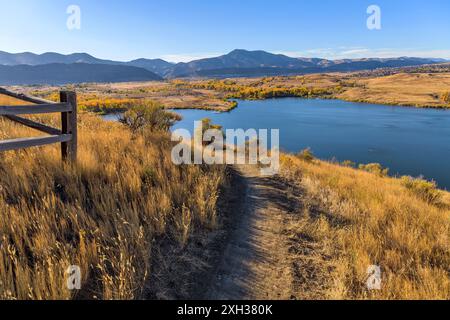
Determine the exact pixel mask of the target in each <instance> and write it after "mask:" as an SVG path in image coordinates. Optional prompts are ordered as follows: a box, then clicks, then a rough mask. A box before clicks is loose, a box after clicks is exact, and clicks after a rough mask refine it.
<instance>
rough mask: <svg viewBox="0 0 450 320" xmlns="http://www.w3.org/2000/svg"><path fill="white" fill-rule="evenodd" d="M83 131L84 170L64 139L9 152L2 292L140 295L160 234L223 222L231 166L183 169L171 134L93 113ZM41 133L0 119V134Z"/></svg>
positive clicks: (171, 235)
mask: <svg viewBox="0 0 450 320" xmlns="http://www.w3.org/2000/svg"><path fill="white" fill-rule="evenodd" d="M40 120H42V121H45V122H47V123H49V124H53V125H55V126H56V125H57V123H56V122H57V121H56V118H51V117H40ZM79 132H80V136H79V161H78V164H77V165H76V166H75V167H71V166H68V165H63V164H62V163H61V160H60V154H59V153H60V151H59V147H58V146H57V145H56V146H46V147H43V148H32V149H26V150H20V151H15V152H6V153H1V154H0V299H1V298H3V299H74V298H77V299H135V298H140V297H142V294H143V288H144V285H145V284H146V281H147V279H148V278H149V275H150V274H151V272H152V269H153V268H154V265H153V260H154V259H153V253H154V252H155V251H157V250H158V248H157V246H158V239H160V238H165V239H169V240H171V241H172V242H173V243H175V244H176V245H177V246H184V245H185V244H186V242H187V241H188V239H189V235H190V234H191V233H192V232H195V230H196V229H200V228H201V229H204V228H211V227H212V226H214V223H215V219H216V217H215V215H216V212H215V209H216V201H217V198H218V196H219V187H220V186H221V184H222V183H223V176H224V175H223V173H224V168H223V167H207V168H206V167H200V166H181V167H180V166H175V165H173V164H172V162H171V158H170V149H171V148H170V146H171V142H170V139H169V137H168V134H167V133H163V132H152V133H144V134H140V135H138V136H133V135H132V134H131V132H130V131H129V130H127V129H126V128H125V127H124V126H122V125H120V124H115V123H106V122H104V121H102V120H101V119H100V118H98V117H96V116H93V115H89V114H81V115H80V119H79ZM32 135H36V133H35V132H32V130H31V129H26V128H24V127H22V126H17V125H15V124H13V123H11V122H9V121H4V120H2V119H0V139H5V138H7V137H9V138H12V137H21V136H32ZM71 265H78V266H80V268H81V271H82V289H81V291H78V292H73V291H69V290H68V288H67V286H66V280H67V274H66V273H65V272H66V270H67V268H68V267H69V266H71ZM148 285H149V286H152V285H154V284H148ZM153 290H154V291H155V290H156V291H157V288H153Z"/></svg>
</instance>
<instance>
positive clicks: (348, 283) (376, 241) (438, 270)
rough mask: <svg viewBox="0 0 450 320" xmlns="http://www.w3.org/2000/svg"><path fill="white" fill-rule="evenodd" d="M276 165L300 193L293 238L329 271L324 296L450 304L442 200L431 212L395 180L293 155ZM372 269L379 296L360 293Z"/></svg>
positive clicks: (449, 211)
mask: <svg viewBox="0 0 450 320" xmlns="http://www.w3.org/2000/svg"><path fill="white" fill-rule="evenodd" d="M282 163H283V172H282V176H283V177H284V178H285V179H286V180H287V181H289V182H291V183H293V184H294V185H296V186H298V187H299V188H300V189H301V190H302V191H303V193H304V195H303V197H304V199H302V200H303V202H304V209H303V212H299V214H300V215H301V221H300V222H299V223H298V224H297V225H296V226H295V228H294V230H293V231H292V232H293V237H294V238H296V239H297V240H298V241H300V240H301V239H313V241H314V242H315V243H316V245H317V246H316V248H317V250H316V253H315V256H316V257H322V258H321V259H322V260H323V261H322V262H323V263H324V265H327V266H329V267H330V271H331V272H330V273H329V276H328V280H327V282H328V284H327V286H326V290H324V292H323V295H324V297H328V298H338V299H355V298H357V299H365V298H374V299H449V298H450V269H449V266H450V242H449V241H450V239H449V237H450V201H449V200H450V199H449V197H448V194H447V193H444V192H443V193H442V200H441V203H440V204H439V205H432V204H429V203H427V202H425V201H424V200H422V199H421V198H420V197H418V196H417V195H416V194H415V193H414V192H412V191H411V190H408V189H406V188H405V187H404V186H403V185H402V183H401V181H400V180H399V179H393V178H388V177H380V176H378V175H375V174H371V173H367V172H363V171H359V170H355V169H352V168H347V167H341V166H339V165H336V164H331V163H327V162H321V161H314V162H312V163H310V162H306V161H304V160H301V159H299V158H297V157H295V156H283V158H282ZM319 248H320V249H319ZM370 265H379V266H381V268H382V272H383V274H382V279H383V282H382V290H381V291H380V292H378V291H374V292H368V291H367V290H366V289H365V288H366V286H365V281H366V278H367V268H368V266H370Z"/></svg>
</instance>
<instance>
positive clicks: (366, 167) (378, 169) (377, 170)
mask: <svg viewBox="0 0 450 320" xmlns="http://www.w3.org/2000/svg"><path fill="white" fill-rule="evenodd" d="M359 169H360V170H363V171H367V172H370V173H374V174H377V175H379V176H381V177H385V176H387V175H388V174H389V169H388V168H383V167H382V166H381V164H379V163H369V164H360V165H359Z"/></svg>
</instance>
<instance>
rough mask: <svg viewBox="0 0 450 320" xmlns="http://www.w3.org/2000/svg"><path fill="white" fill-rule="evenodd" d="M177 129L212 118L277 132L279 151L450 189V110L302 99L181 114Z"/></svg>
mask: <svg viewBox="0 0 450 320" xmlns="http://www.w3.org/2000/svg"><path fill="white" fill-rule="evenodd" d="M176 112H177V113H179V114H181V115H182V116H183V120H182V121H180V122H178V123H177V124H176V125H175V126H174V128H173V129H178V128H184V129H189V130H190V131H192V130H193V127H194V121H196V120H201V119H203V118H210V119H211V120H212V122H213V123H214V124H219V125H222V126H223V127H224V128H225V129H228V128H229V129H237V128H242V129H250V128H254V129H279V130H280V144H281V149H282V150H283V151H287V152H298V151H300V150H302V149H305V148H307V147H309V148H311V149H312V151H313V152H314V154H315V155H316V156H317V157H318V158H321V159H328V160H330V159H336V160H338V161H344V160H351V161H353V162H356V163H373V162H378V163H381V164H382V165H383V166H384V167H388V168H390V174H391V175H412V176H420V175H423V176H424V177H426V178H427V179H433V180H435V181H436V182H437V183H438V184H439V186H440V187H441V188H446V189H448V190H450V111H445V110H433V109H416V108H406V107H395V106H383V105H371V104H363V103H351V102H345V101H339V100H308V99H298V98H286V99H272V100H262V101H239V107H238V108H236V109H235V110H233V111H231V112H229V113H215V112H211V111H203V110H177V111H176Z"/></svg>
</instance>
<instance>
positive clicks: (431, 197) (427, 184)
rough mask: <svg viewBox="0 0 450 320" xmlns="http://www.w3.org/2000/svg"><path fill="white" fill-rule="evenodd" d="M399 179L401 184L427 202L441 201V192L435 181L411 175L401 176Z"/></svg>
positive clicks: (437, 202)
mask: <svg viewBox="0 0 450 320" xmlns="http://www.w3.org/2000/svg"><path fill="white" fill-rule="evenodd" d="M401 181H402V184H403V186H405V187H406V188H407V189H408V190H410V191H411V192H412V193H414V194H415V195H416V196H418V197H419V198H420V199H422V200H424V201H426V202H428V203H429V204H434V205H436V204H439V203H441V197H442V194H441V192H440V191H439V190H438V189H437V185H436V182H434V181H426V180H424V179H421V178H417V179H415V178H412V177H402V180H401Z"/></svg>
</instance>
